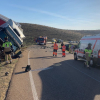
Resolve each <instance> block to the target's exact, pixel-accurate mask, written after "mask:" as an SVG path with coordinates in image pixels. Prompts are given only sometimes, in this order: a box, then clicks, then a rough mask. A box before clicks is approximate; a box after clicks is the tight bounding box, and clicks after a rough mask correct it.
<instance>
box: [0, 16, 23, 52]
mask: <svg viewBox="0 0 100 100" xmlns="http://www.w3.org/2000/svg"><path fill="white" fill-rule="evenodd" d="M5 36H8V40H9V41H10V42H11V43H12V46H13V51H14V52H16V51H17V50H18V49H20V48H21V47H22V45H23V39H24V38H25V35H24V34H23V29H22V28H21V25H20V24H19V23H16V22H14V21H13V20H11V19H8V18H6V17H4V16H2V15H0V50H1V46H2V44H3V42H4V37H5Z"/></svg>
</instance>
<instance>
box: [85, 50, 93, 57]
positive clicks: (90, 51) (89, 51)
mask: <svg viewBox="0 0 100 100" xmlns="http://www.w3.org/2000/svg"><path fill="white" fill-rule="evenodd" d="M86 52H88V53H89V55H88V56H89V57H90V56H91V53H92V50H91V49H85V53H86Z"/></svg>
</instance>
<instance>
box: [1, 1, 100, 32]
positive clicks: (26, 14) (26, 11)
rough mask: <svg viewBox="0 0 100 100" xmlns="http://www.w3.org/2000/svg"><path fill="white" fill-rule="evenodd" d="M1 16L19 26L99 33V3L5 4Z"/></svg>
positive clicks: (46, 2) (43, 2)
mask: <svg viewBox="0 0 100 100" xmlns="http://www.w3.org/2000/svg"><path fill="white" fill-rule="evenodd" d="M0 3H2V4H1V5H0V14H2V15H4V16H6V17H8V18H11V19H13V20H14V21H16V22H24V23H33V24H40V25H46V26H51V27H55V28H60V29H72V30H73V29H74V30H96V29H100V0H2V1H1V2H0Z"/></svg>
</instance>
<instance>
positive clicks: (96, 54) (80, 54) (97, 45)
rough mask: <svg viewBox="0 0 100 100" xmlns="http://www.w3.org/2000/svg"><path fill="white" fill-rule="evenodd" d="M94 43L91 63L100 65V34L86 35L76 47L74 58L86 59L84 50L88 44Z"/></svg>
mask: <svg viewBox="0 0 100 100" xmlns="http://www.w3.org/2000/svg"><path fill="white" fill-rule="evenodd" d="M89 43H91V44H92V47H91V49H92V52H93V55H92V57H91V61H90V65H91V66H96V65H97V66H100V34H98V35H93V36H89V35H87V36H84V37H82V38H81V40H80V42H79V44H78V47H77V49H75V53H74V60H77V59H81V60H85V56H84V50H85V48H86V47H87V46H88V44H89Z"/></svg>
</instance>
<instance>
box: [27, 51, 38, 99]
mask: <svg viewBox="0 0 100 100" xmlns="http://www.w3.org/2000/svg"><path fill="white" fill-rule="evenodd" d="M29 55H30V51H29V52H28V65H30V60H29ZM29 78H30V83H31V89H32V95H33V100H39V99H38V95H37V92H36V88H35V84H34V80H33V76H32V73H31V71H29Z"/></svg>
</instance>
